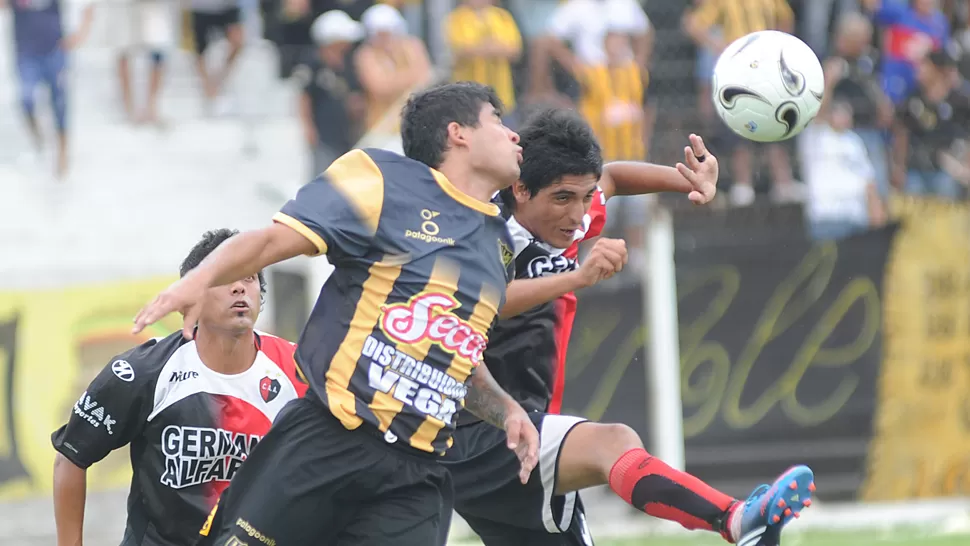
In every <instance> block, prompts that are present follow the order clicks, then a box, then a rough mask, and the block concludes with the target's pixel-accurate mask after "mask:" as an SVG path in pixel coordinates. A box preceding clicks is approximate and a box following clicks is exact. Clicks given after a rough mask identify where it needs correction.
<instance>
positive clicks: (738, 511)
mask: <svg viewBox="0 0 970 546" xmlns="http://www.w3.org/2000/svg"><path fill="white" fill-rule="evenodd" d="M742 516H744V502H742V501H738V503H737V504H735V505H734V509H733V510H732V512H731V515H730V516H729V519H728V534H729V535H731V542H733V543H735V544H737V543H738V541H739V540H741V518H742Z"/></svg>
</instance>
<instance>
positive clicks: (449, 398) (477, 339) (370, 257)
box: [274, 149, 514, 453]
mask: <svg viewBox="0 0 970 546" xmlns="http://www.w3.org/2000/svg"><path fill="white" fill-rule="evenodd" d="M274 220H275V221H277V222H279V223H282V224H285V225H287V226H289V227H291V228H293V229H295V230H296V231H298V232H300V233H301V234H303V235H304V236H305V237H307V238H308V239H309V240H310V241H312V242H313V243H314V244H315V245H316V247H317V249H318V251H319V252H320V253H326V254H327V257H328V259H329V260H330V261H331V263H332V264H333V265H334V266H335V271H334V272H333V273H332V274H331V276H330V278H329V279H328V280H327V282H326V284H325V285H324V287H323V289H322V290H321V292H320V296H319V298H318V300H317V303H316V305H315V306H314V308H313V311H312V312H311V314H310V318H309V320H308V322H307V325H306V328H305V329H304V332H303V335H302V336H301V339H300V342H299V348H298V350H297V356H296V358H297V363H298V365H299V367H300V369H301V371H302V372H303V374H304V376H305V377H306V380H307V381H308V382H309V384H310V386H311V390H312V391H314V392H315V393H316V394H317V395H318V396H320V397H321V398H322V399H323V401H324V403H325V404H327V406H328V407H329V408H330V411H331V412H332V413H333V415H334V416H336V417H337V418H338V419H339V420H340V421H341V422H342V423H343V424H344V426H345V427H347V428H348V429H355V428H357V427H358V426H360V425H361V424H363V423H365V422H366V423H369V424H370V425H371V426H374V427H377V428H378V429H380V431H381V432H382V433H384V437H385V439H386V440H387V441H389V442H392V443H393V442H397V441H399V440H400V441H403V442H406V443H407V444H409V445H410V446H411V447H413V448H414V449H417V450H421V451H426V452H435V453H444V451H445V450H446V449H447V447H448V446H450V445H451V432H452V430H453V429H454V422H455V419H454V417H455V414H456V412H457V411H458V410H459V409H460V408H461V407H462V404H463V399H464V396H465V392H466V391H465V381H466V380H467V379H468V378H469V376H470V375H471V374H472V373H474V370H475V368H476V366H478V365H479V364H480V363H481V361H482V353H483V352H484V350H485V345H486V343H487V336H488V332H489V330H490V329H491V327H492V325H493V323H494V321H495V318H496V315H497V314H498V310H499V308H500V307H501V305H502V303H503V302H504V299H505V288H506V285H507V283H508V282H509V281H510V280H511V278H512V276H513V274H514V271H513V269H514V264H513V262H512V243H511V239H510V237H509V234H508V230H507V228H506V226H505V222H504V220H503V219H502V217H501V216H500V215H499V209H498V207H496V206H495V205H493V204H490V203H483V202H481V201H478V200H476V199H473V198H472V197H469V196H468V195H466V194H464V193H462V192H461V191H460V190H458V189H457V188H456V187H455V186H454V185H453V184H452V183H451V182H450V181H449V180H448V179H447V178H446V177H445V176H444V175H443V174H442V173H440V172H438V171H435V170H433V169H430V168H428V167H427V166H426V165H424V164H422V163H420V162H417V161H414V160H411V159H408V158H405V157H402V156H400V155H397V154H394V153H392V152H387V151H384V150H373V149H368V150H354V151H352V152H349V153H348V154H346V155H344V156H342V157H341V158H339V159H338V160H337V161H335V162H334V163H333V164H332V165H331V166H330V168H328V169H327V171H325V172H324V173H323V174H322V175H321V176H320V177H318V178H317V179H316V180H314V181H313V182H311V183H310V184H308V185H306V186H304V187H303V188H302V189H301V190H300V191H299V193H297V196H296V198H295V199H293V200H291V201H289V202H288V203H287V204H286V205H284V206H283V208H282V210H281V211H280V212H279V213H277V215H276V216H275V217H274Z"/></svg>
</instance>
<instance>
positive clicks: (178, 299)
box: [131, 273, 206, 339]
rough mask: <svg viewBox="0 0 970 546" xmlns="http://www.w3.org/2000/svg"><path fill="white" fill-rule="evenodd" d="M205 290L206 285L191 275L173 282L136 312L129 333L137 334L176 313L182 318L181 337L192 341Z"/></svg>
mask: <svg viewBox="0 0 970 546" xmlns="http://www.w3.org/2000/svg"><path fill="white" fill-rule="evenodd" d="M205 289H206V284H205V283H204V282H203V281H202V279H200V278H199V277H198V276H197V275H193V274H191V273H190V274H188V275H186V276H184V277H182V278H181V279H179V280H177V281H175V282H174V283H172V285H171V286H169V287H168V288H166V289H165V290H164V291H162V293H160V294H159V295H158V296H155V299H154V300H152V302H151V303H149V304H148V305H146V306H145V307H143V308H142V309H141V311H139V312H138V314H137V315H136V316H135V326H134V327H133V328H132V329H131V332H132V333H133V334H137V333H138V332H141V331H142V330H144V329H145V327H147V326H150V325H152V324H155V323H156V322H158V321H159V320H161V319H163V318H164V317H165V316H166V315H168V314H169V313H174V312H176V311H177V312H179V313H182V316H183V322H182V335H183V336H185V338H186V339H192V336H193V335H194V334H195V325H196V323H197V322H198V320H199V315H200V314H201V313H202V298H203V296H204V295H205Z"/></svg>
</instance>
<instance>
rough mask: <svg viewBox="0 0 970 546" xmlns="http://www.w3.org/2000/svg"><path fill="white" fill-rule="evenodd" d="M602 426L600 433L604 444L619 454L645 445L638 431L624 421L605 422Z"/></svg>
mask: <svg viewBox="0 0 970 546" xmlns="http://www.w3.org/2000/svg"><path fill="white" fill-rule="evenodd" d="M600 426H601V427H603V430H602V432H601V434H600V436H602V441H603V445H605V446H608V448H609V450H610V451H611V452H612V453H614V454H616V455H617V456H619V455H622V454H623V453H626V452H627V451H630V450H631V449H637V448H642V447H643V441H642V440H641V439H640V435H639V434H637V431H635V430H633V429H632V428H630V427H629V426H627V425H624V424H623V423H604V424H601V425H600Z"/></svg>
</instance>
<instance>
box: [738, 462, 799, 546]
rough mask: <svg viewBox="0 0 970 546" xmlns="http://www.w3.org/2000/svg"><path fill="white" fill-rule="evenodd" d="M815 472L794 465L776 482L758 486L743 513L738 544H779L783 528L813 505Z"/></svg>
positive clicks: (767, 545) (741, 545) (757, 545)
mask: <svg viewBox="0 0 970 546" xmlns="http://www.w3.org/2000/svg"><path fill="white" fill-rule="evenodd" d="M814 492H815V475H814V474H813V473H812V469H810V468H808V467H807V466H802V465H799V466H793V467H791V468H789V469H788V470H786V471H785V472H784V473H782V475H781V476H779V477H778V479H776V480H775V483H773V484H771V485H770V486H769V485H761V486H758V488H757V489H755V490H754V491H753V492H752V493H751V495H750V496H749V497H748V500H746V501H745V502H744V506H743V507H741V508H740V510H742V513H741V532H740V533H738V534H739V536H740V537H741V538H739V539H738V541H737V546H778V545H779V543H780V542H781V530H782V529H783V528H784V527H785V525H787V524H788V523H789V522H791V520H793V519H795V518H797V517H798V516H799V514H801V511H802V510H804V509H805V508H808V507H809V506H811V505H812V493H814Z"/></svg>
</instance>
